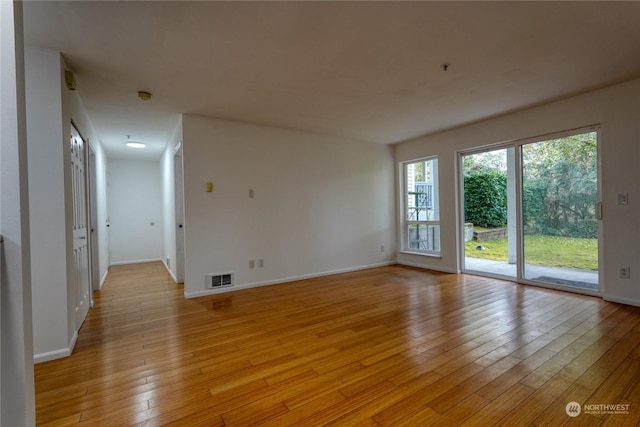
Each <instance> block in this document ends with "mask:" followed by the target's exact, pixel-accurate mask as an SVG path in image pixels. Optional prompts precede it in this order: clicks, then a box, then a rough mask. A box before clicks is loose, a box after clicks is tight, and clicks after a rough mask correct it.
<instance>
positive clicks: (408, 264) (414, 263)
mask: <svg viewBox="0 0 640 427" xmlns="http://www.w3.org/2000/svg"><path fill="white" fill-rule="evenodd" d="M398 264H400V265H406V266H408V267H417V268H422V269H423V270H433V271H440V272H442V273H450V274H459V273H460V272H459V271H458V270H455V269H451V268H440V267H432V266H426V265H423V264H418V263H417V262H408V261H398Z"/></svg>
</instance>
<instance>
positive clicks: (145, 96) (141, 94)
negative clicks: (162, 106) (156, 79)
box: [138, 91, 151, 101]
mask: <svg viewBox="0 0 640 427" xmlns="http://www.w3.org/2000/svg"><path fill="white" fill-rule="evenodd" d="M138 98H140V99H142V100H143V101H148V100H150V99H151V94H150V93H149V92H142V91H140V92H138Z"/></svg>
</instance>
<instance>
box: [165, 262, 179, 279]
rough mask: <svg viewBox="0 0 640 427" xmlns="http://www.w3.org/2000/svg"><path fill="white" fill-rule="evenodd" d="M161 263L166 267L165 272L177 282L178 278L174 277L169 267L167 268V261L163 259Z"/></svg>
mask: <svg viewBox="0 0 640 427" xmlns="http://www.w3.org/2000/svg"><path fill="white" fill-rule="evenodd" d="M162 264H163V265H164V268H166V269H167V273H169V276H171V278H172V279H173V281H174V282H176V283H178V279H176V275H175V274H173V271H171V269H170V268H169V266H168V265H167V262H166V261H165V260H164V259H163V260H162Z"/></svg>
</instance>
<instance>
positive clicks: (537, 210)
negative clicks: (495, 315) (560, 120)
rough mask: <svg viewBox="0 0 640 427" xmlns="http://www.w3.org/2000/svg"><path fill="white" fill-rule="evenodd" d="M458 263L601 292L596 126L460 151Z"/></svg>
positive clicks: (521, 279)
mask: <svg viewBox="0 0 640 427" xmlns="http://www.w3.org/2000/svg"><path fill="white" fill-rule="evenodd" d="M460 165H461V168H460V169H461V175H462V177H461V182H462V185H461V187H462V191H461V193H462V203H461V206H462V209H463V212H462V216H461V217H462V218H464V223H463V224H462V229H463V232H462V233H461V235H462V236H464V242H461V247H462V248H463V249H462V253H463V256H462V260H463V269H462V270H463V271H465V272H468V273H473V274H482V275H490V276H496V277H505V278H509V279H512V280H513V279H515V280H517V281H518V282H521V283H528V284H535V285H540V286H548V287H552V288H570V289H571V290H573V291H576V292H584V293H595V294H597V293H599V291H600V286H599V244H598V243H599V239H600V221H599V220H600V219H601V210H600V206H601V205H600V203H599V187H600V183H599V179H598V178H599V174H598V132H597V129H596V128H586V129H581V130H576V131H572V132H567V133H564V134H557V135H552V136H548V137H544V138H537V139H534V140H528V141H520V142H516V143H513V144H508V145H506V146H505V145H503V146H500V147H496V148H490V149H483V150H478V151H470V152H466V153H462V154H461V155H460Z"/></svg>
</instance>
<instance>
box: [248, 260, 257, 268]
mask: <svg viewBox="0 0 640 427" xmlns="http://www.w3.org/2000/svg"><path fill="white" fill-rule="evenodd" d="M255 266H256V262H255V261H254V260H252V259H250V260H249V268H255Z"/></svg>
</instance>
